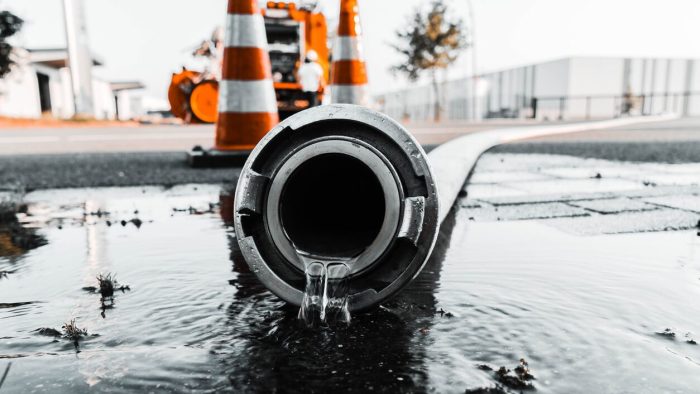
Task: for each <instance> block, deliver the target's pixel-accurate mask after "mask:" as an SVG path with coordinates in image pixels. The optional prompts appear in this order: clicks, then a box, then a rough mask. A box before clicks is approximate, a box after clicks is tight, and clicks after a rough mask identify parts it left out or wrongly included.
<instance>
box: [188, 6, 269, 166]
mask: <svg viewBox="0 0 700 394" xmlns="http://www.w3.org/2000/svg"><path fill="white" fill-rule="evenodd" d="M218 106H219V116H218V119H217V122H216V142H215V145H214V149H212V150H210V151H203V150H201V148H200V149H199V150H197V149H196V147H195V150H194V151H193V152H192V153H190V160H189V161H190V164H192V165H193V166H195V167H203V166H223V165H238V164H241V162H242V160H244V159H245V158H246V157H247V154H248V153H249V152H250V151H251V150H252V149H253V148H254V147H255V145H257V143H258V142H259V141H260V139H262V137H263V136H264V135H265V134H266V133H267V132H268V131H270V129H272V128H273V127H274V126H275V125H277V123H279V115H278V113H277V98H276V96H275V89H274V86H273V83H272V68H271V67H270V56H269V54H268V52H267V36H266V34H265V22H264V20H263V16H262V14H261V13H260V9H259V8H258V4H257V0H229V2H228V16H227V20H226V32H225V38H224V59H223V70H222V75H221V82H220V83H219V104H218Z"/></svg>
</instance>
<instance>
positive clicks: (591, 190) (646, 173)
mask: <svg viewBox="0 0 700 394" xmlns="http://www.w3.org/2000/svg"><path fill="white" fill-rule="evenodd" d="M466 194H467V195H466V197H465V198H463V199H462V200H461V202H460V203H461V205H462V206H463V207H465V208H467V209H468V215H469V219H470V220H475V221H512V220H538V221H541V222H543V223H545V224H548V225H551V226H554V227H557V228H559V229H561V230H563V231H566V232H569V233H574V234H582V235H594V234H616V233H633V232H648V231H671V230H688V229H693V228H696V227H698V226H699V225H700V163H685V164H659V163H632V162H616V161H609V160H600V159H583V158H576V157H571V156H562V155H540V154H513V153H490V154H486V155H484V156H483V157H482V158H481V159H480V160H479V162H478V164H477V166H476V168H475V170H474V173H473V175H472V177H471V179H470V182H469V184H468V186H467V189H466Z"/></svg>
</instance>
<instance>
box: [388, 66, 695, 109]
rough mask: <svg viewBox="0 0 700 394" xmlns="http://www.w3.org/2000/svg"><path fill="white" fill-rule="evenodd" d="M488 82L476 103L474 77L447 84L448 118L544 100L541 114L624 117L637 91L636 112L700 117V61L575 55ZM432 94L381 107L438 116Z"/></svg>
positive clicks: (401, 95) (422, 92)
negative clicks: (625, 106) (626, 105)
mask: <svg viewBox="0 0 700 394" xmlns="http://www.w3.org/2000/svg"><path fill="white" fill-rule="evenodd" d="M480 80H481V81H482V82H484V84H483V85H484V86H487V88H486V91H485V92H483V95H481V96H479V95H477V105H476V107H477V112H476V113H474V111H473V107H474V106H473V104H472V103H470V101H471V98H472V94H471V91H470V89H471V83H470V82H469V81H471V79H458V80H454V81H449V82H447V83H446V84H444V88H443V92H444V96H445V97H444V99H443V101H444V103H445V104H444V105H443V109H444V115H445V116H444V117H445V118H447V119H472V120H473V119H479V117H480V116H483V117H530V116H531V115H532V113H533V105H532V104H533V101H532V99H533V98H537V107H536V113H537V118H538V119H558V118H559V117H562V118H565V119H585V118H610V117H614V116H619V115H620V113H621V110H622V107H623V96H624V95H625V93H629V94H631V95H632V96H633V97H634V102H635V108H634V110H633V111H632V112H633V113H635V112H636V113H645V114H654V113H661V112H667V111H668V112H677V113H681V114H684V115H687V116H700V61H696V60H688V59H661V58H659V59H641V58H640V59H636V58H601V57H574V58H567V59H560V60H555V61H550V62H545V63H538V64H533V65H528V66H523V67H516V68H512V69H507V70H502V71H497V72H492V73H487V74H484V75H482V76H480ZM432 100H433V94H432V91H431V90H430V89H428V88H427V87H426V86H416V87H410V88H407V89H402V90H399V91H396V92H392V93H389V94H386V95H381V96H379V97H378V100H377V102H378V103H379V107H380V108H379V109H380V110H383V111H385V112H387V113H388V114H389V115H390V116H393V117H396V118H403V119H406V120H412V121H425V120H430V119H432V115H433V110H432V108H433V105H432Z"/></svg>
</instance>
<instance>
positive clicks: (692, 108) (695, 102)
mask: <svg viewBox="0 0 700 394" xmlns="http://www.w3.org/2000/svg"><path fill="white" fill-rule="evenodd" d="M520 110H521V111H526V112H529V113H528V114H527V116H526V117H529V118H532V119H550V120H552V119H557V120H563V119H572V118H574V119H576V118H577V119H592V118H607V117H611V118H615V117H619V116H622V115H631V114H636V115H653V114H658V113H663V112H674V113H679V114H682V115H693V114H694V115H700V92H684V93H651V94H642V95H623V96H612V95H609V96H606V95H599V96H593V95H591V96H559V97H533V98H532V99H530V103H529V105H528V106H527V107H523V108H521V109H520ZM520 116H523V113H522V112H521V113H520Z"/></svg>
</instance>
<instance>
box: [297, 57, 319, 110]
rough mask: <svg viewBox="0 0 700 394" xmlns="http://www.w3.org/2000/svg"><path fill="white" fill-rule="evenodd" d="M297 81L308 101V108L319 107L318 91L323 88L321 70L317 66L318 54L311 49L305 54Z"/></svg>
mask: <svg viewBox="0 0 700 394" xmlns="http://www.w3.org/2000/svg"><path fill="white" fill-rule="evenodd" d="M297 80H298V81H299V83H300V84H301V90H302V92H304V96H305V98H306V99H307V100H308V101H309V107H315V106H317V105H319V102H318V91H319V89H320V88H321V87H323V86H324V83H323V68H322V67H321V65H320V64H318V54H317V53H316V51H314V50H313V49H312V50H310V51H308V52H306V57H305V58H304V63H303V64H302V65H301V66H299V71H297Z"/></svg>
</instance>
